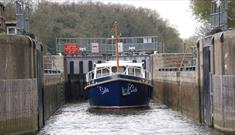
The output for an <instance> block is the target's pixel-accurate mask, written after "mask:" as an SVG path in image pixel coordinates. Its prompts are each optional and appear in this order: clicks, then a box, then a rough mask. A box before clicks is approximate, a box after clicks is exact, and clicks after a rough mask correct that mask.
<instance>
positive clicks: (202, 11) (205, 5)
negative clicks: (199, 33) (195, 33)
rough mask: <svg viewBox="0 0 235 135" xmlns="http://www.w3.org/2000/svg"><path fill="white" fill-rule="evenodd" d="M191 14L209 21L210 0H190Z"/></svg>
mask: <svg viewBox="0 0 235 135" xmlns="http://www.w3.org/2000/svg"><path fill="white" fill-rule="evenodd" d="M191 8H192V9H193V14H194V15H196V17H197V18H198V19H200V20H207V21H209V19H210V15H211V0H191Z"/></svg>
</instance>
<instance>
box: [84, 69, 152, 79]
mask: <svg viewBox="0 0 235 135" xmlns="http://www.w3.org/2000/svg"><path fill="white" fill-rule="evenodd" d="M115 74H123V75H129V76H135V77H140V78H145V79H147V80H150V76H149V72H148V71H145V70H143V69H142V68H141V67H127V68H126V69H124V68H123V69H122V67H121V71H120V72H115V71H114V70H113V69H111V68H109V67H105V68H98V69H97V70H96V73H95V71H94V70H93V71H90V72H87V73H86V81H87V82H90V81H92V80H94V79H98V78H103V77H107V76H110V75H115Z"/></svg>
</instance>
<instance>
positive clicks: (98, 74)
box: [96, 70, 101, 78]
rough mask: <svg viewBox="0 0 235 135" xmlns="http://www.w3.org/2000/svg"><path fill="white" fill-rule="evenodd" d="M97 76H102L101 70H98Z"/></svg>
mask: <svg viewBox="0 0 235 135" xmlns="http://www.w3.org/2000/svg"><path fill="white" fill-rule="evenodd" d="M96 77H97V78H99V77H101V70H97V72H96Z"/></svg>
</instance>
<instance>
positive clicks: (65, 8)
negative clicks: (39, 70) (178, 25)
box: [31, 2, 182, 53]
mask: <svg viewBox="0 0 235 135" xmlns="http://www.w3.org/2000/svg"><path fill="white" fill-rule="evenodd" d="M31 20H32V22H31V24H32V25H31V30H32V31H33V32H34V33H35V35H37V36H38V38H39V40H41V41H43V42H44V43H45V44H47V45H48V48H50V50H49V51H50V52H52V53H54V51H52V50H54V48H55V39H56V37H111V35H113V30H112V29H113V22H114V21H115V20H117V21H118V22H119V25H120V28H119V29H120V33H121V35H122V36H152V35H156V36H159V38H160V39H161V40H162V41H164V44H165V51H166V52H180V51H182V40H181V39H180V38H179V34H178V32H177V31H176V30H175V29H174V28H171V27H170V26H169V25H168V23H167V21H164V20H162V19H161V18H160V16H159V15H158V14H157V13H156V12H155V11H152V10H150V9H145V8H135V7H133V6H126V5H116V4H107V5H105V4H102V3H92V2H87V3H77V4H75V3H72V4H63V5H60V4H57V3H50V2H42V3H40V4H39V5H38V7H37V9H36V10H35V11H34V12H33V14H32V18H31Z"/></svg>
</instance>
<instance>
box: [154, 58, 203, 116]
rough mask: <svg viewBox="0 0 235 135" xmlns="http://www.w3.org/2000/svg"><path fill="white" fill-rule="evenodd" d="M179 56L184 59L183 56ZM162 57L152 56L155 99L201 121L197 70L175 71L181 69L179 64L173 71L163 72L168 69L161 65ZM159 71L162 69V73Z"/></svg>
mask: <svg viewBox="0 0 235 135" xmlns="http://www.w3.org/2000/svg"><path fill="white" fill-rule="evenodd" d="M179 55H180V56H181V58H182V54H179ZM162 56H163V57H164V55H162V54H155V55H152V56H151V61H152V62H151V63H152V68H151V72H152V81H153V85H154V92H153V99H154V100H158V101H160V102H162V103H164V104H166V105H167V106H169V107H171V108H173V109H175V110H177V111H180V112H182V113H183V114H185V115H187V116H189V117H191V118H192V119H194V120H196V121H199V120H200V111H199V110H200V109H199V91H198V85H197V80H196V72H195V69H192V70H189V71H175V70H178V68H179V67H176V66H177V65H178V64H177V65H176V66H175V65H174V66H172V67H174V68H172V70H171V69H170V68H169V67H167V70H168V71H166V70H163V69H164V68H166V67H164V66H163V65H161V63H162V61H160V62H159V61H158V60H159V59H164V58H159V57H162ZM167 56H168V57H169V56H170V54H167ZM172 56H174V57H175V58H176V59H179V57H177V54H172ZM189 60H191V59H189ZM178 61H180V60H178ZM186 63H187V62H186ZM175 67H176V68H175ZM159 69H161V71H159Z"/></svg>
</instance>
